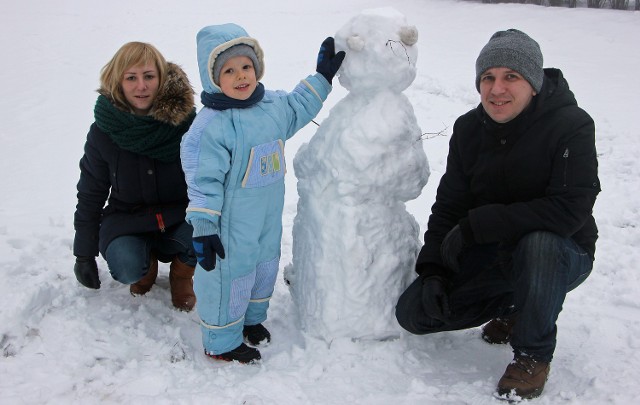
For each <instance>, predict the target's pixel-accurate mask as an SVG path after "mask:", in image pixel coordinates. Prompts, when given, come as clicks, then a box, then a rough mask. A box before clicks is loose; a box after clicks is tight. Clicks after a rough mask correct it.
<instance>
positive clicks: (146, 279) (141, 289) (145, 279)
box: [129, 255, 158, 296]
mask: <svg viewBox="0 0 640 405" xmlns="http://www.w3.org/2000/svg"><path fill="white" fill-rule="evenodd" d="M156 277H158V260H157V259H156V256H155V255H151V261H150V262H149V270H147V274H145V275H144V276H142V278H141V279H140V280H138V281H137V282H136V283H133V284H131V285H130V286H129V292H130V293H131V295H133V296H136V295H145V294H146V293H148V292H149V290H150V289H151V287H153V284H154V283H155V282H156Z"/></svg>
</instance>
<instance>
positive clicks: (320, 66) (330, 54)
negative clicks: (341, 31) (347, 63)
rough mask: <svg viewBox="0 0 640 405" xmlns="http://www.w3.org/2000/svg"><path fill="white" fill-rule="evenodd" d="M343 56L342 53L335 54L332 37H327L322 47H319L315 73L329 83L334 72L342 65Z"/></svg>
mask: <svg viewBox="0 0 640 405" xmlns="http://www.w3.org/2000/svg"><path fill="white" fill-rule="evenodd" d="M345 56H346V54H345V53H344V51H340V52H338V53H336V49H335V44H334V40H333V37H328V38H327V39H325V40H324V41H323V42H322V45H320V51H319V52H318V62H317V65H316V72H318V73H320V74H321V75H322V76H324V78H325V79H327V81H328V82H329V83H331V82H332V80H333V77H334V76H335V75H336V72H337V71H338V69H340V65H342V61H343V60H344V57H345Z"/></svg>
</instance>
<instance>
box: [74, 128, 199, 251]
mask: <svg viewBox="0 0 640 405" xmlns="http://www.w3.org/2000/svg"><path fill="white" fill-rule="evenodd" d="M107 197H108V199H109V200H108V204H107V206H106V207H104V209H103V206H104V203H105V201H107ZM188 202H189V199H188V197H187V185H186V182H185V178H184V173H183V171H182V166H181V164H180V159H176V161H175V162H171V163H164V162H162V161H160V160H157V159H152V158H150V157H147V156H143V155H140V154H136V153H133V152H129V151H126V150H124V149H122V148H120V147H118V145H116V144H115V143H114V142H113V141H112V140H111V138H110V137H109V136H108V135H107V134H106V133H104V132H103V131H101V130H100V129H99V128H98V126H97V125H96V124H95V123H94V124H93V125H92V126H91V128H90V129H89V134H88V135H87V141H86V143H85V148H84V156H83V157H82V159H81V160H80V180H79V182H78V205H77V210H76V213H75V218H74V224H75V227H76V237H75V241H74V246H73V254H74V255H75V256H84V257H94V256H97V255H98V249H99V250H100V252H101V253H102V254H103V256H104V252H105V250H106V248H107V246H108V245H109V243H110V242H111V241H112V240H113V239H114V238H116V237H118V236H122V235H131V234H136V233H144V232H153V231H162V230H164V228H169V227H171V226H173V225H176V224H178V223H180V222H184V218H185V210H186V208H187V204H188ZM98 241H99V243H98Z"/></svg>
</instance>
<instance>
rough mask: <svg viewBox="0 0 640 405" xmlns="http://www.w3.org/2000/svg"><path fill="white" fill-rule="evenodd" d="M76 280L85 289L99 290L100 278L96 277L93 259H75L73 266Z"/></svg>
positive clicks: (96, 267) (96, 271)
mask: <svg viewBox="0 0 640 405" xmlns="http://www.w3.org/2000/svg"><path fill="white" fill-rule="evenodd" d="M73 272H74V273H75V274H76V279H78V281H79V282H80V284H82V285H83V286H85V287H87V288H94V289H96V290H97V289H98V288H100V277H99V276H98V265H97V264H96V259H95V257H76V264H75V265H74V266H73Z"/></svg>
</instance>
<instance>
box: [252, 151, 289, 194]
mask: <svg viewBox="0 0 640 405" xmlns="http://www.w3.org/2000/svg"><path fill="white" fill-rule="evenodd" d="M285 171H286V170H285V162H284V142H282V140H280V139H277V140H275V141H272V142H268V143H263V144H262V145H258V146H254V147H253V148H251V154H250V155H249V164H248V165H247V170H246V171H245V174H244V177H243V179H242V187H244V188H256V187H265V186H268V185H269V184H272V183H275V182H277V181H280V180H282V179H284V174H285Z"/></svg>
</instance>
